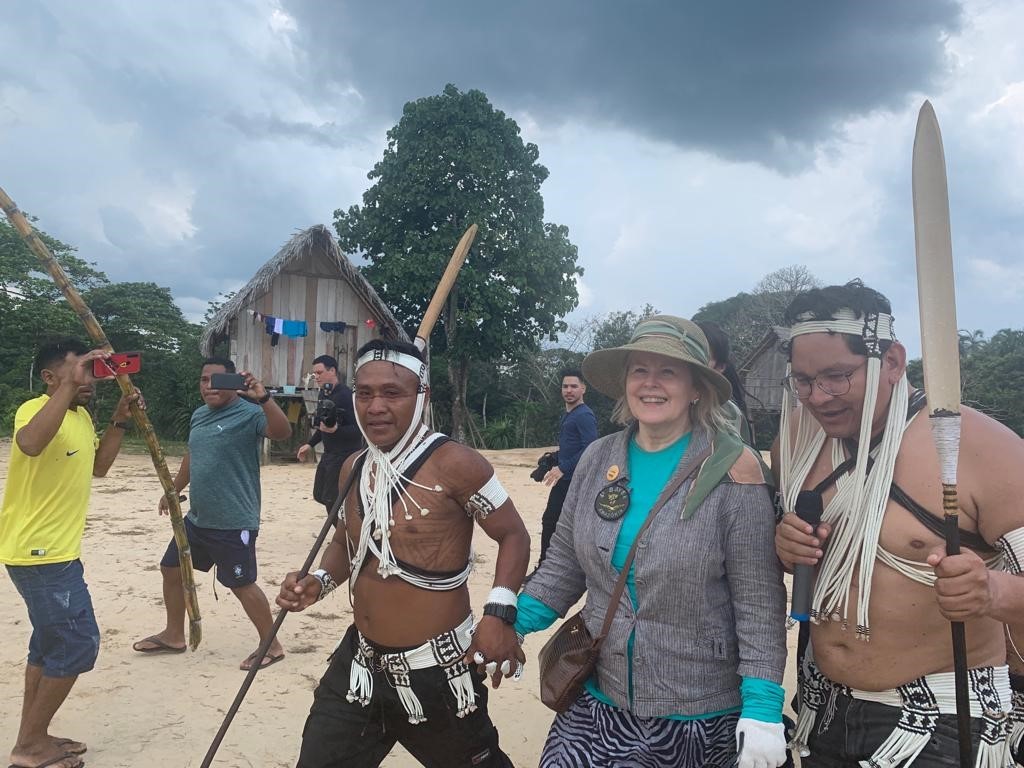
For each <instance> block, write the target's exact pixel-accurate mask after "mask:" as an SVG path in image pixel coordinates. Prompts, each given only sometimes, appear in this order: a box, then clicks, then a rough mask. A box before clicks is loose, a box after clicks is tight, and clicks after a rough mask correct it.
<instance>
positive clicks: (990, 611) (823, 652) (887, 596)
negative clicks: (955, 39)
mask: <svg viewBox="0 0 1024 768" xmlns="http://www.w3.org/2000/svg"><path fill="white" fill-rule="evenodd" d="M941 147H942V144H941V138H940V137H939V132H938V123H937V122H936V120H935V115H934V112H933V111H932V108H931V104H929V103H928V102H926V103H925V106H924V108H923V109H922V111H921V116H920V119H919V123H918V136H916V139H915V141H914V153H913V203H914V226H915V233H916V250H918V281H919V297H920V304H921V310H922V324H921V325H922V335H923V345H922V346H923V350H924V359H925V379H926V387H927V388H928V396H927V398H926V395H925V392H923V391H921V390H912V389H911V388H910V387H909V385H908V384H907V380H906V352H905V350H904V349H903V346H902V345H901V344H900V343H899V342H898V341H896V337H895V334H894V332H893V317H892V314H891V308H890V305H889V302H888V300H886V298H885V297H884V296H882V295H881V294H879V293H877V292H874V291H871V290H870V289H868V288H865V287H864V286H863V285H862V284H860V283H859V281H855V282H854V283H850V284H848V285H846V286H833V287H829V288H824V289H818V290H813V291H809V292H807V293H805V294H803V295H801V296H798V297H797V298H796V299H795V300H794V301H793V303H792V304H791V305H790V307H788V309H787V310H786V321H787V322H788V323H790V324H791V340H790V347H788V349H790V361H791V370H790V375H788V376H787V377H786V385H787V391H788V395H787V401H786V403H785V404H784V406H783V412H782V427H781V430H780V438H779V441H778V442H777V444H776V446H775V447H774V450H773V466H774V467H775V468H776V470H777V477H779V478H780V482H779V489H780V495H781V497H782V500H783V506H784V508H785V510H786V511H787V512H788V514H786V515H785V517H784V518H783V520H782V523H781V524H780V525H779V526H778V530H777V535H776V547H777V550H778V554H779V557H780V558H781V560H782V562H783V564H785V565H786V566H787V567H791V568H792V567H793V566H794V565H814V566H817V567H816V581H815V585H814V591H813V599H812V610H811V616H812V620H814V621H815V622H816V623H815V624H814V625H813V626H812V627H811V631H810V640H811V642H810V646H809V647H807V648H806V649H805V651H804V653H803V655H802V659H801V695H800V713H799V721H798V727H797V736H796V738H795V741H796V743H797V744H798V745H800V746H809V749H810V753H811V755H810V757H809V758H805V760H804V761H803V765H805V766H807V767H808V768H817V767H820V766H856V765H861V766H869V767H874V766H882V765H885V766H907V765H911V764H916V765H924V766H957V765H958V766H961V768H968V766H971V765H974V766H977V767H978V768H1007V767H1008V766H1012V765H1013V762H1012V758H1011V755H1010V746H1011V733H1010V731H1011V727H1010V720H1011V718H1010V713H1011V700H1012V694H1011V681H1010V676H1009V672H1008V668H1007V666H1006V665H1007V638H1008V637H1011V635H1010V632H1011V628H1010V627H1009V625H1011V624H1013V623H1017V624H1018V625H1019V624H1020V623H1021V622H1022V617H1024V579H1021V578H1020V574H1021V564H1022V563H1024V507H1022V506H1021V498H1022V497H1024V477H1022V474H1021V467H1022V466H1024V441H1022V440H1021V439H1020V438H1019V437H1018V436H1017V435H1016V434H1014V433H1013V432H1012V431H1010V430H1009V429H1007V428H1006V427H1004V426H1002V425H1000V424H998V423H997V422H995V421H994V420H992V419H990V418H988V417H987V416H984V415H983V414H980V413H978V412H977V411H974V410H973V409H969V408H964V407H962V406H961V404H959V367H958V366H959V360H958V352H957V343H956V338H957V337H956V322H955V311H954V306H953V291H952V252H951V247H950V238H949V212H948V203H947V198H946V183H945V163H944V159H943V157H942V148H941ZM792 398H796V399H797V400H798V401H799V402H800V408H797V409H796V410H794V411H791V407H792V406H793V404H794V403H793V399H792ZM926 409H927V410H928V412H929V417H930V418H919V414H920V412H922V411H924V410H926ZM791 414H793V416H792V418H791ZM792 421H795V423H792V424H791V422H792ZM933 432H934V438H933ZM957 454H958V456H957ZM801 492H804V493H811V494H815V495H820V499H821V501H823V502H824V505H825V506H824V514H823V516H822V523H821V524H820V525H818V526H817V527H816V528H815V527H814V526H812V525H811V524H810V523H808V522H805V521H803V520H801V519H800V518H799V517H798V516H797V515H795V514H793V513H792V511H793V510H794V509H795V508H796V506H797V503H796V500H797V497H798V495H801ZM819 509H820V507H819ZM940 510H942V511H943V512H944V519H945V524H944V525H943V518H942V517H941V516H940ZM961 512H963V514H959V513H961ZM961 545H963V546H964V547H965V550H964V551H961ZM872 599H873V603H872V602H871V601H872ZM949 623H951V624H952V640H953V642H952V644H951V645H950V642H949V638H950V632H949V630H948V629H946V628H947V626H948V625H949ZM856 640H863V641H868V640H869V641H870V642H856Z"/></svg>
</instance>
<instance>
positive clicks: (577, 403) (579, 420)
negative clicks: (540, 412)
mask: <svg viewBox="0 0 1024 768" xmlns="http://www.w3.org/2000/svg"><path fill="white" fill-rule="evenodd" d="M586 393H587V385H586V383H584V381H583V374H582V373H580V371H579V370H577V369H570V370H565V371H563V372H562V400H563V401H565V413H564V414H562V418H561V421H559V423H558V466H556V467H552V468H551V469H549V470H548V473H547V474H546V475H544V485H549V486H553V487H552V488H551V493H550V494H549V495H548V505H547V507H546V508H545V509H544V518H543V520H542V527H541V535H540V559H541V560H543V559H544V554H545V553H546V552H547V549H548V544H549V543H550V542H551V537H552V535H554V533H555V526H557V525H558V518H559V517H560V516H561V514H562V504H564V503H565V495H566V494H567V493H568V492H569V483H570V482H572V473H573V472H575V471H576V465H577V464H578V463H579V460H580V457H581V456H582V455H583V451H584V450H585V449H586V447H587V446H588V445H590V444H591V443H592V442H594V441H595V440H597V417H596V416H595V415H594V412H593V411H592V410H590V406H588V405H587V404H586V403H584V402H583V396H584V395H585V394H586Z"/></svg>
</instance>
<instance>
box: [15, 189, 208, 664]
mask: <svg viewBox="0 0 1024 768" xmlns="http://www.w3.org/2000/svg"><path fill="white" fill-rule="evenodd" d="M0 207H2V208H3V210H4V213H5V214H7V218H8V219H9V220H10V222H11V224H13V225H14V228H15V229H16V230H17V231H18V234H19V235H21V238H22V240H24V241H25V244H26V245H27V246H28V247H29V248H30V249H31V250H32V252H33V253H34V254H35V255H36V256H37V257H38V258H39V261H40V262H42V265H43V267H45V268H46V271H47V272H49V274H50V277H52V278H53V281H54V282H55V283H56V284H57V287H58V288H60V290H61V292H62V293H63V294H64V298H66V299H67V301H68V304H69V305H70V306H71V308H72V309H73V310H74V311H75V314H76V315H78V317H79V319H80V320H81V321H82V324H83V325H84V326H85V330H86V332H87V333H88V334H89V336H90V337H91V338H92V340H93V341H94V342H95V343H96V344H97V345H98V346H99V347H100V348H101V349H104V350H106V351H107V352H113V351H114V349H113V347H111V346H110V342H109V341H108V340H107V335H106V334H105V333H104V332H103V329H102V328H101V327H100V324H99V322H97V320H96V317H95V315H93V313H92V310H91V309H89V307H88V305H87V304H86V303H85V301H84V300H83V299H82V296H81V294H79V293H78V291H77V290H76V289H75V287H74V286H73V285H72V284H71V281H70V280H68V276H67V274H66V273H65V272H64V269H63V268H62V267H61V265H60V264H59V263H58V262H57V259H55V258H54V256H53V254H52V253H50V249H49V248H47V247H46V243H44V242H43V240H42V238H40V237H39V235H38V234H36V232H35V230H34V229H33V228H32V225H31V224H29V222H28V219H26V218H25V215H24V214H23V213H22V212H21V211H20V210H18V206H17V205H15V203H14V201H13V200H11V198H10V197H8V196H7V193H6V192H4V190H3V189H2V188H0ZM117 384H118V386H119V387H120V388H121V392H123V393H124V394H125V395H126V396H130V395H132V394H134V393H135V386H134V385H133V384H132V380H131V377H129V376H127V375H126V374H119V375H118V376H117ZM131 413H132V418H133V419H134V420H135V424H136V426H137V427H138V429H139V432H140V433H141V434H142V437H143V438H144V439H145V441H146V445H147V446H148V447H149V455H150V456H152V457H153V466H154V467H156V474H157V476H158V477H159V478H160V485H161V486H163V489H164V498H165V499H167V506H168V508H169V509H170V511H171V528H172V530H173V531H174V541H175V542H176V543H177V545H178V562H179V563H180V565H181V584H182V587H183V588H184V590H185V608H186V610H187V611H188V644H189V646H190V647H191V648H192V650H195V649H196V648H197V647H198V646H199V642H200V640H202V637H203V632H202V624H201V619H200V616H199V598H198V596H197V595H196V585H195V578H194V576H193V574H192V552H191V550H190V549H189V546H188V538H187V537H186V536H185V523H184V520H183V519H182V516H181V504H180V503H179V502H178V492H177V491H176V490H175V488H174V481H173V480H172V479H171V473H170V472H169V471H168V470H167V461H166V460H165V459H164V452H163V450H162V449H161V448H160V441H159V440H157V437H156V433H155V432H154V431H153V425H152V424H150V422H149V417H148V416H147V415H146V412H145V411H144V410H142V409H141V408H139V406H138V405H137V404H136V403H134V402H133V403H131Z"/></svg>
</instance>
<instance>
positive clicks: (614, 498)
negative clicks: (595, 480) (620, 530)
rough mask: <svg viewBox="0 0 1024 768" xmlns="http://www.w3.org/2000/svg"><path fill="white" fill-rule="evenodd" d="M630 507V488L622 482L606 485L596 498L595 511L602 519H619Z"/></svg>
mask: <svg viewBox="0 0 1024 768" xmlns="http://www.w3.org/2000/svg"><path fill="white" fill-rule="evenodd" d="M627 509H629V488H627V487H626V486H625V485H624V484H622V483H612V484H611V485H606V486H605V487H604V488H602V489H601V492H600V493H598V494H597V498H596V499H594V511H595V512H597V515H598V517H600V518H601V519H602V520H618V519H619V518H620V517H622V516H623V515H624V514H626V510H627Z"/></svg>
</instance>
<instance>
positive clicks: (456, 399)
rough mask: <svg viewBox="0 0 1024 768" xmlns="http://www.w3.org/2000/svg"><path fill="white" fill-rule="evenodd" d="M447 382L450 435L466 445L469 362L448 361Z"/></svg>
mask: <svg viewBox="0 0 1024 768" xmlns="http://www.w3.org/2000/svg"><path fill="white" fill-rule="evenodd" d="M448 382H449V384H451V387H452V434H451V436H452V437H453V438H455V439H456V440H458V441H459V442H460V443H466V442H467V440H466V438H467V431H466V422H467V420H468V413H467V409H466V389H467V387H468V386H469V361H468V360H451V359H449V361H448Z"/></svg>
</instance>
